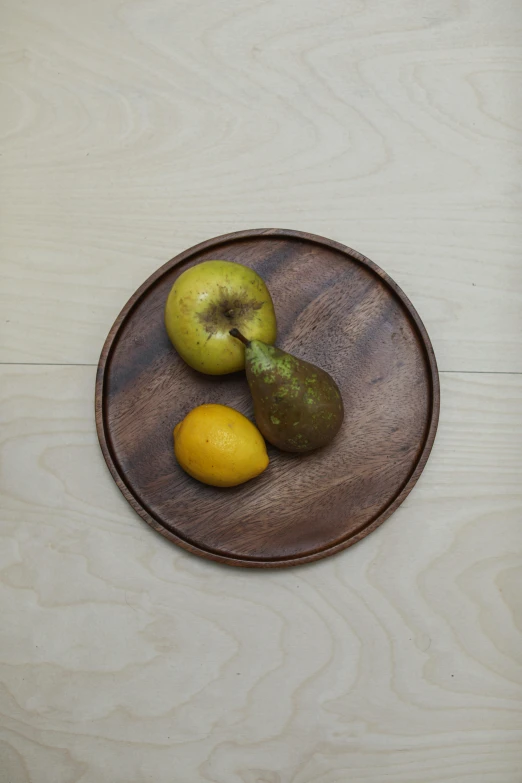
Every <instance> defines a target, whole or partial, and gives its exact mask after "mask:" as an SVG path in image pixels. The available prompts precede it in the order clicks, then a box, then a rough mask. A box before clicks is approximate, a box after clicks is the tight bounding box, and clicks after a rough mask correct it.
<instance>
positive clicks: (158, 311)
mask: <svg viewBox="0 0 522 783" xmlns="http://www.w3.org/2000/svg"><path fill="white" fill-rule="evenodd" d="M211 258H220V259H227V260H230V261H239V262H241V263H242V264H246V265H248V266H251V267H253V268H254V269H256V270H257V271H258V272H259V274H260V275H261V276H262V277H263V279H264V280H265V281H266V283H267V285H268V287H269V289H270V292H271V294H272V297H273V300H274V304H275V308H276V313H277V319H278V329H279V334H278V345H279V346H280V347H282V348H284V349H285V350H288V351H291V352H292V353H294V354H296V355H297V356H300V357H302V358H303V359H306V360H308V361H310V362H313V363H314V364H318V365H320V366H321V367H323V368H324V369H326V370H327V371H328V372H330V373H331V374H332V375H333V377H334V378H335V379H336V381H337V382H338V384H339V386H340V388H341V390H342V393H343V399H344V407H345V421H344V424H343V428H342V430H341V432H340V433H339V435H338V436H337V438H336V439H335V441H334V442H333V443H331V444H330V445H329V446H327V447H326V448H324V449H322V450H320V451H316V452H312V453H310V454H308V455H304V456H298V455H292V454H285V453H283V452H280V451H278V450H277V449H275V448H272V447H271V446H270V447H269V456H270V466H269V468H268V469H267V470H266V471H265V473H263V474H262V475H261V476H259V477H258V478H256V479H254V480H253V481H250V482H248V483H247V484H243V485H241V486H239V487H235V488H232V489H218V488H215V487H209V486H205V485H203V484H200V483H199V482H197V481H195V480H194V479H192V478H190V477H189V476H188V475H187V474H186V473H184V472H183V471H182V470H181V468H180V467H179V466H178V464H177V463H176V460H175V458H174V454H173V444H172V430H173V428H174V425H175V424H176V423H177V422H178V421H180V420H181V419H182V418H183V417H184V416H185V415H186V414H187V413H188V412H189V411H190V410H191V409H192V408H194V407H195V406H196V405H200V404H202V403H209V402H218V403H222V404H225V405H230V406H232V407H234V408H236V409H237V410H239V411H241V412H242V413H244V414H245V415H247V416H249V417H250V418H252V402H251V398H250V393H249V390H248V386H247V383H246V379H245V376H244V374H243V373H235V374H234V375H224V376H219V377H215V376H208V375H202V374H200V373H198V372H195V371H194V370H191V369H190V367H188V366H187V365H186V364H185V363H184V362H183V361H182V360H181V359H180V358H179V356H178V355H177V353H176V351H175V350H174V348H173V347H172V346H171V344H170V342H169V340H168V338H167V335H166V332H165V327H164V325H163V310H164V306H165V300H166V298H167V294H168V292H169V290H170V288H171V286H172V284H173V282H174V280H175V279H176V278H177V277H178V275H179V274H181V272H183V271H184V270H185V269H187V267H189V266H193V265H194V264H197V263H199V262H201V261H205V260H207V259H211ZM438 412H439V382H438V374H437V366H436V362H435V356H434V353H433V349H432V347H431V343H430V340H429V338H428V335H427V333H426V330H425V328H424V326H423V324H422V322H421V320H420V318H419V316H418V315H417V313H416V311H415V310H414V308H413V306H412V305H411V303H410V302H409V301H408V299H407V298H406V296H405V295H404V294H403V292H402V291H401V290H400V288H399V287H398V286H397V285H396V284H395V283H394V282H393V280H391V279H390V278H389V277H388V276H387V275H386V274H385V273H384V272H383V271H382V270H381V269H379V267H377V266H376V265H375V264H373V263H372V262H371V261H369V260H368V259H367V258H365V257H364V256H363V255H361V254H360V253H357V252H355V251H354V250H350V249H349V248H347V247H344V246H343V245H340V244H338V243H336V242H332V241H330V240H328V239H323V238H322V237H317V236H314V235H312V234H305V233H302V232H300V231H288V230H282V229H266V230H264V229H256V230H253V231H240V232H238V233H235V234H227V235H225V236H221V237H217V238H215V239H210V240H209V241H207V242H203V243H202V244H200V245H197V246H196V247H193V248H191V249H190V250H186V251H185V252H183V253H181V254H180V255H178V256H176V258H173V259H172V261H169V262H168V263H167V264H165V266H163V267H162V268H161V269H159V270H158V271H157V272H155V273H154V274H153V275H152V276H151V277H150V278H149V279H148V280H147V281H146V282H145V283H144V284H143V285H142V286H141V288H139V289H138V291H136V293H135V294H134V296H133V297H132V298H131V299H130V300H129V302H128V303H127V304H126V306H125V307H124V308H123V310H122V312H121V313H120V315H119V316H118V318H117V320H116V323H115V324H114V326H113V327H112V329H111V331H110V333H109V336H108V338H107V340H106V342H105V345H104V348H103V351H102V354H101V358H100V363H99V367H98V375H97V382H96V423H97V428H98V437H99V439H100V444H101V448H102V451H103V455H104V457H105V460H106V461H107V465H108V466H109V469H110V471H111V473H112V475H113V477H114V479H115V481H116V483H117V485H118V487H119V488H120V490H121V491H122V492H123V494H124V495H125V497H126V498H127V500H128V501H129V503H130V504H131V506H132V507H133V508H134V509H135V510H136V511H137V512H138V514H139V515H140V516H141V517H143V519H145V520H146V522H148V523H149V525H151V526H152V527H153V528H154V529H155V530H157V531H158V532H160V533H162V534H163V535H164V536H166V537H167V538H169V539H170V540H171V541H174V542H175V543H177V544H179V545H180V546H182V547H184V548H185V549H187V550H189V551H190V552H194V553H195V554H198V555H202V556H203V557H207V558H210V559H212V560H218V561H220V562H222V563H227V564H229V565H238V566H252V567H265V568H266V567H276V566H289V565H297V564H299V563H307V562H310V561H311V560H317V559H319V558H322V557H326V556H327V555H331V554H333V553H334V552H338V551H339V550H341V549H344V548H345V547H348V546H350V545H351V544H354V543H355V542H356V541H359V539H361V538H363V537H364V536H366V535H368V533H370V532H371V531H372V530H375V528H376V527H377V526H378V525H380V524H381V523H382V522H383V521H384V520H385V519H386V518H387V517H389V516H390V514H391V513H392V512H393V511H394V510H395V509H396V508H397V507H398V506H399V505H400V504H401V503H402V501H403V500H404V499H405V497H406V496H407V495H408V493H409V492H410V490H411V489H412V487H413V486H414V484H415V482H416V481H417V479H418V478H419V475H420V474H421V472H422V470H423V468H424V466H425V464H426V461H427V459H428V456H429V453H430V450H431V447H432V445H433V441H434V439H435V432H436V429H437V421H438Z"/></svg>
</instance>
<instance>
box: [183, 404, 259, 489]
mask: <svg viewBox="0 0 522 783" xmlns="http://www.w3.org/2000/svg"><path fill="white" fill-rule="evenodd" d="M174 453H175V455H176V459H177V460H178V462H179V464H180V465H181V467H182V468H183V470H185V471H186V472H187V473H188V474H189V475H190V476H192V477H193V478H195V479H198V481H202V482H203V483H204V484H211V485H213V486H215V487H234V486H236V485H237V484H243V483H244V482H245V481H249V480H250V479H252V478H254V477H255V476H258V475H259V474H260V473H262V472H263V471H264V470H265V469H266V468H267V467H268V455H267V453H266V445H265V441H264V440H263V438H262V436H261V433H260V432H259V430H258V429H257V427H255V426H254V425H253V424H252V422H251V421H249V420H248V419H247V418H246V416H243V414H242V413H239V411H236V410H234V408H229V407H227V406H226V405H199V406H198V407H197V408H194V409H193V410H191V411H190V413H189V414H187V416H185V418H184V419H183V421H181V422H180V423H179V424H177V425H176V427H175V429H174Z"/></svg>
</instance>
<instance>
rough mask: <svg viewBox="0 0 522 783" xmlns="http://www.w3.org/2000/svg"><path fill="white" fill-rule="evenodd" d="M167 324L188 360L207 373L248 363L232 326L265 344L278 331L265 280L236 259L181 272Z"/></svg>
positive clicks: (167, 311)
mask: <svg viewBox="0 0 522 783" xmlns="http://www.w3.org/2000/svg"><path fill="white" fill-rule="evenodd" d="M165 326H166V327H167V332H168V335H169V337H170V339H171V342H172V344H173V345H174V347H175V348H176V350H177V351H178V353H179V354H180V356H181V357H182V358H183V359H184V360H185V361H186V362H187V364H189V365H190V366H191V367H193V368H194V369H195V370H199V371H200V372H204V373H207V374H208V375H224V374H225V373H229V372H236V371H237V370H242V369H243V368H244V366H245V349H244V346H243V344H242V343H241V342H240V341H239V340H236V339H234V337H232V336H231V334H230V330H231V329H233V328H234V327H235V328H236V329H239V331H240V332H242V334H244V335H245V336H246V337H248V339H249V340H262V341H263V342H264V343H270V344H273V343H274V342H275V339H276V335H277V325H276V317H275V312H274V305H273V303H272V298H271V296H270V293H269V292H268V288H267V287H266V285H265V283H264V282H263V280H262V279H261V278H260V277H259V275H258V274H257V273H256V272H254V270H253V269H250V268H249V267H247V266H243V265H242V264H236V263H234V262H232V261H203V262H202V263H201V264H197V265H196V266H193V267H191V268H190V269H187V270H186V271H185V272H183V273H182V274H181V275H180V276H179V277H178V279H177V280H176V282H175V283H174V285H173V286H172V289H171V291H170V294H169V296H168V299H167V304H166V307H165Z"/></svg>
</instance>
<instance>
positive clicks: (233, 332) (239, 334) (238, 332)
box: [230, 327, 250, 348]
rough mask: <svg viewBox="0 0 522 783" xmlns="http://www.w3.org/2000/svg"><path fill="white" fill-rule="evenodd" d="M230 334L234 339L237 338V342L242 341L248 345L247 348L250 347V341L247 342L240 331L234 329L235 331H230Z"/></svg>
mask: <svg viewBox="0 0 522 783" xmlns="http://www.w3.org/2000/svg"><path fill="white" fill-rule="evenodd" d="M230 334H231V335H232V337H235V338H236V339H237V340H241V342H242V343H243V345H246V347H247V348H248V346H249V345H250V340H247V338H246V337H245V336H244V335H242V334H241V332H240V331H239V329H236V328H235V327H234V329H231V330H230Z"/></svg>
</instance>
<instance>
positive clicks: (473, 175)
mask: <svg viewBox="0 0 522 783" xmlns="http://www.w3.org/2000/svg"><path fill="white" fill-rule="evenodd" d="M0 16H1V29H2V33H1V37H2V42H3V45H2V48H1V50H0V51H1V54H0V77H1V86H0V123H1V147H2V149H1V153H2V156H1V157H0V166H1V193H0V207H1V212H2V229H1V265H2V266H1V271H2V287H1V351H0V361H1V362H2V365H1V368H0V369H1V385H0V393H1V402H0V415H1V421H2V427H1V431H0V436H1V452H0V458H1V471H2V472H1V486H0V488H1V492H2V511H1V527H2V549H1V564H0V568H1V572H0V573H1V576H0V606H1V612H2V623H1V631H0V633H1V639H0V679H1V682H2V685H1V691H0V693H1V697H0V713H1V732H0V741H1V745H0V758H1V763H0V780H1V783H28V782H29V781H30V782H31V783H76V782H77V783H80V782H81V783H145V782H146V781H154V783H199V782H200V781H201V783H207V782H208V781H212V783H348V781H349V782H350V783H428V782H430V783H450V782H451V783H468V781H469V783H471V782H472V783H521V781H522V562H521V549H522V546H521V542H522V534H521V531H522V525H521V522H522V329H521V327H522V264H521V255H520V250H521V240H522V223H521V216H522V210H521V207H522V199H521V189H520V181H521V169H522V166H521V163H520V161H521V157H520V152H521V143H522V133H521V129H522V96H521V68H522V66H521V59H520V57H521V48H520V44H521V35H520V27H521V25H522V6H521V4H520V2H518V0H498V2H496V3H490V2H487V0H463V1H462V2H460V1H457V0H455V1H454V2H451V1H450V0H426V2H408V0H397V1H396V2H390V3H384V2H382V3H377V2H373V0H366V2H365V1H364V0H358V2H355V1H354V2H347V1H346V0H324V2H321V3H319V2H313V0H279V1H277V0H273V1H272V2H257V1H256V0H223V2H220V1H219V0H214V2H212V0H193V1H190V0H183V2H180V1H179V0H170V1H169V0H135V1H133V0H94V1H93V2H90V3H88V2H80V0H69V1H68V2H67V1H66V0H45V2H41V1H40V0H4V2H3V3H2V4H1V8H0ZM260 226H282V227H288V228H296V229H302V230H305V231H312V232H315V233H319V234H323V235H326V236H329V237H331V238H333V239H336V240H339V241H341V242H344V243H346V244H349V245H351V246H353V247H355V248H357V249H359V250H361V251H362V252H364V253H366V254H367V255H368V256H370V258H372V259H374V260H375V261H377V262H378V263H379V264H380V265H381V266H383V267H384V269H386V270H387V271H388V272H389V273H390V274H391V275H392V276H393V277H394V278H395V279H396V280H397V282H398V283H399V284H400V285H401V286H402V287H403V288H404V290H405V291H406V292H407V294H408V295H409V296H410V297H411V299H412V300H413V302H414V304H415V305H416V307H417V308H418V310H419V312H420V314H421V316H422V318H423V319H424V321H425V323H426V326H427V328H428V330H429V332H430V335H431V337H432V340H433V343H434V347H435V351H436V354H437V358H438V361H439V365H440V369H441V383H442V414H441V423H440V429H439V435H438V438H437V441H436V444H435V449H434V452H433V455H432V458H431V460H430V462H429V464H428V467H427V469H426V471H425V473H424V475H423V476H422V479H421V480H420V482H419V484H418V485H417V487H416V489H415V490H414V491H413V493H412V494H411V496H410V497H409V498H408V500H407V502H406V503H405V504H404V505H403V506H402V508H401V509H400V510H399V511H398V512H397V513H396V514H395V515H394V516H393V517H392V518H391V519H390V520H389V521H388V522H386V524H385V525H384V526H383V527H382V528H380V529H379V530H378V531H377V532H376V533H374V534H373V535H371V536H370V537H369V538H368V539H366V540H365V541H363V542H362V543H360V544H359V545H357V546H356V547H354V548H352V549H350V550H348V551H346V552H344V553H342V554H340V555H338V556H336V557H334V558H331V559H329V560H325V561H322V562H320V563H317V564H315V565H312V566H309V567H301V568H298V569H295V570H286V571H280V572H277V573H259V572H248V571H241V570H233V569H229V568H225V567H219V566H216V565H213V564H211V563H208V562H204V561H202V560H199V559H198V558H196V557H192V556H189V555H187V554H186V553H184V552H182V551H181V550H178V549H177V548H176V547H174V546H172V545H170V544H169V543H168V542H167V541H165V540H163V539H162V538H161V537H160V536H158V535H156V534H154V533H153V532H152V531H151V530H149V529H148V528H147V526H146V525H145V524H144V523H142V522H141V521H140V520H139V518H138V517H137V516H135V515H134V514H133V512H132V511H131V509H130V507H128V506H127V504H126V503H125V501H124V500H123V498H122V497H121V496H120V494H119V492H118V490H117V489H116V487H115V485H114V484H113V482H112V480H111V479H110V477H109V474H108V472H107V470H106V468H105V465H104V463H103V461H102V458H101V455H100V451H99V449H98V444H97V440H96V435H95V430H94V422H93V391H94V376H95V364H96V362H97V359H98V355H99V351H100V349H101V346H102V343H103V340H104V338H105V335H106V333H107V331H108V329H109V327H110V325H111V323H112V321H113V320H114V318H115V316H116V315H117V313H118V312H119V309H120V308H121V307H122V305H123V304H124V303H125V301H126V300H127V298H128V297H129V295H130V294H131V293H132V292H133V291H134V289H135V288H136V287H137V286H138V285H139V284H140V283H141V282H142V281H143V280H144V279H145V278H146V277H147V276H148V275H149V274H150V273H151V272H153V271H154V270H155V269H156V268H157V267H158V266H159V265H160V264H162V263H163V262H164V261H166V260H167V259H168V258H170V257H171V256H172V255H174V254H176V253H177V252H179V251H181V250H183V249H184V248H186V247H188V246H190V245H192V244H194V243H196V242H198V241H201V240H203V239H206V238H208V237H211V236H214V235H216V234H221V233H224V232H228V231H234V230H239V229H243V228H252V227H260Z"/></svg>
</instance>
